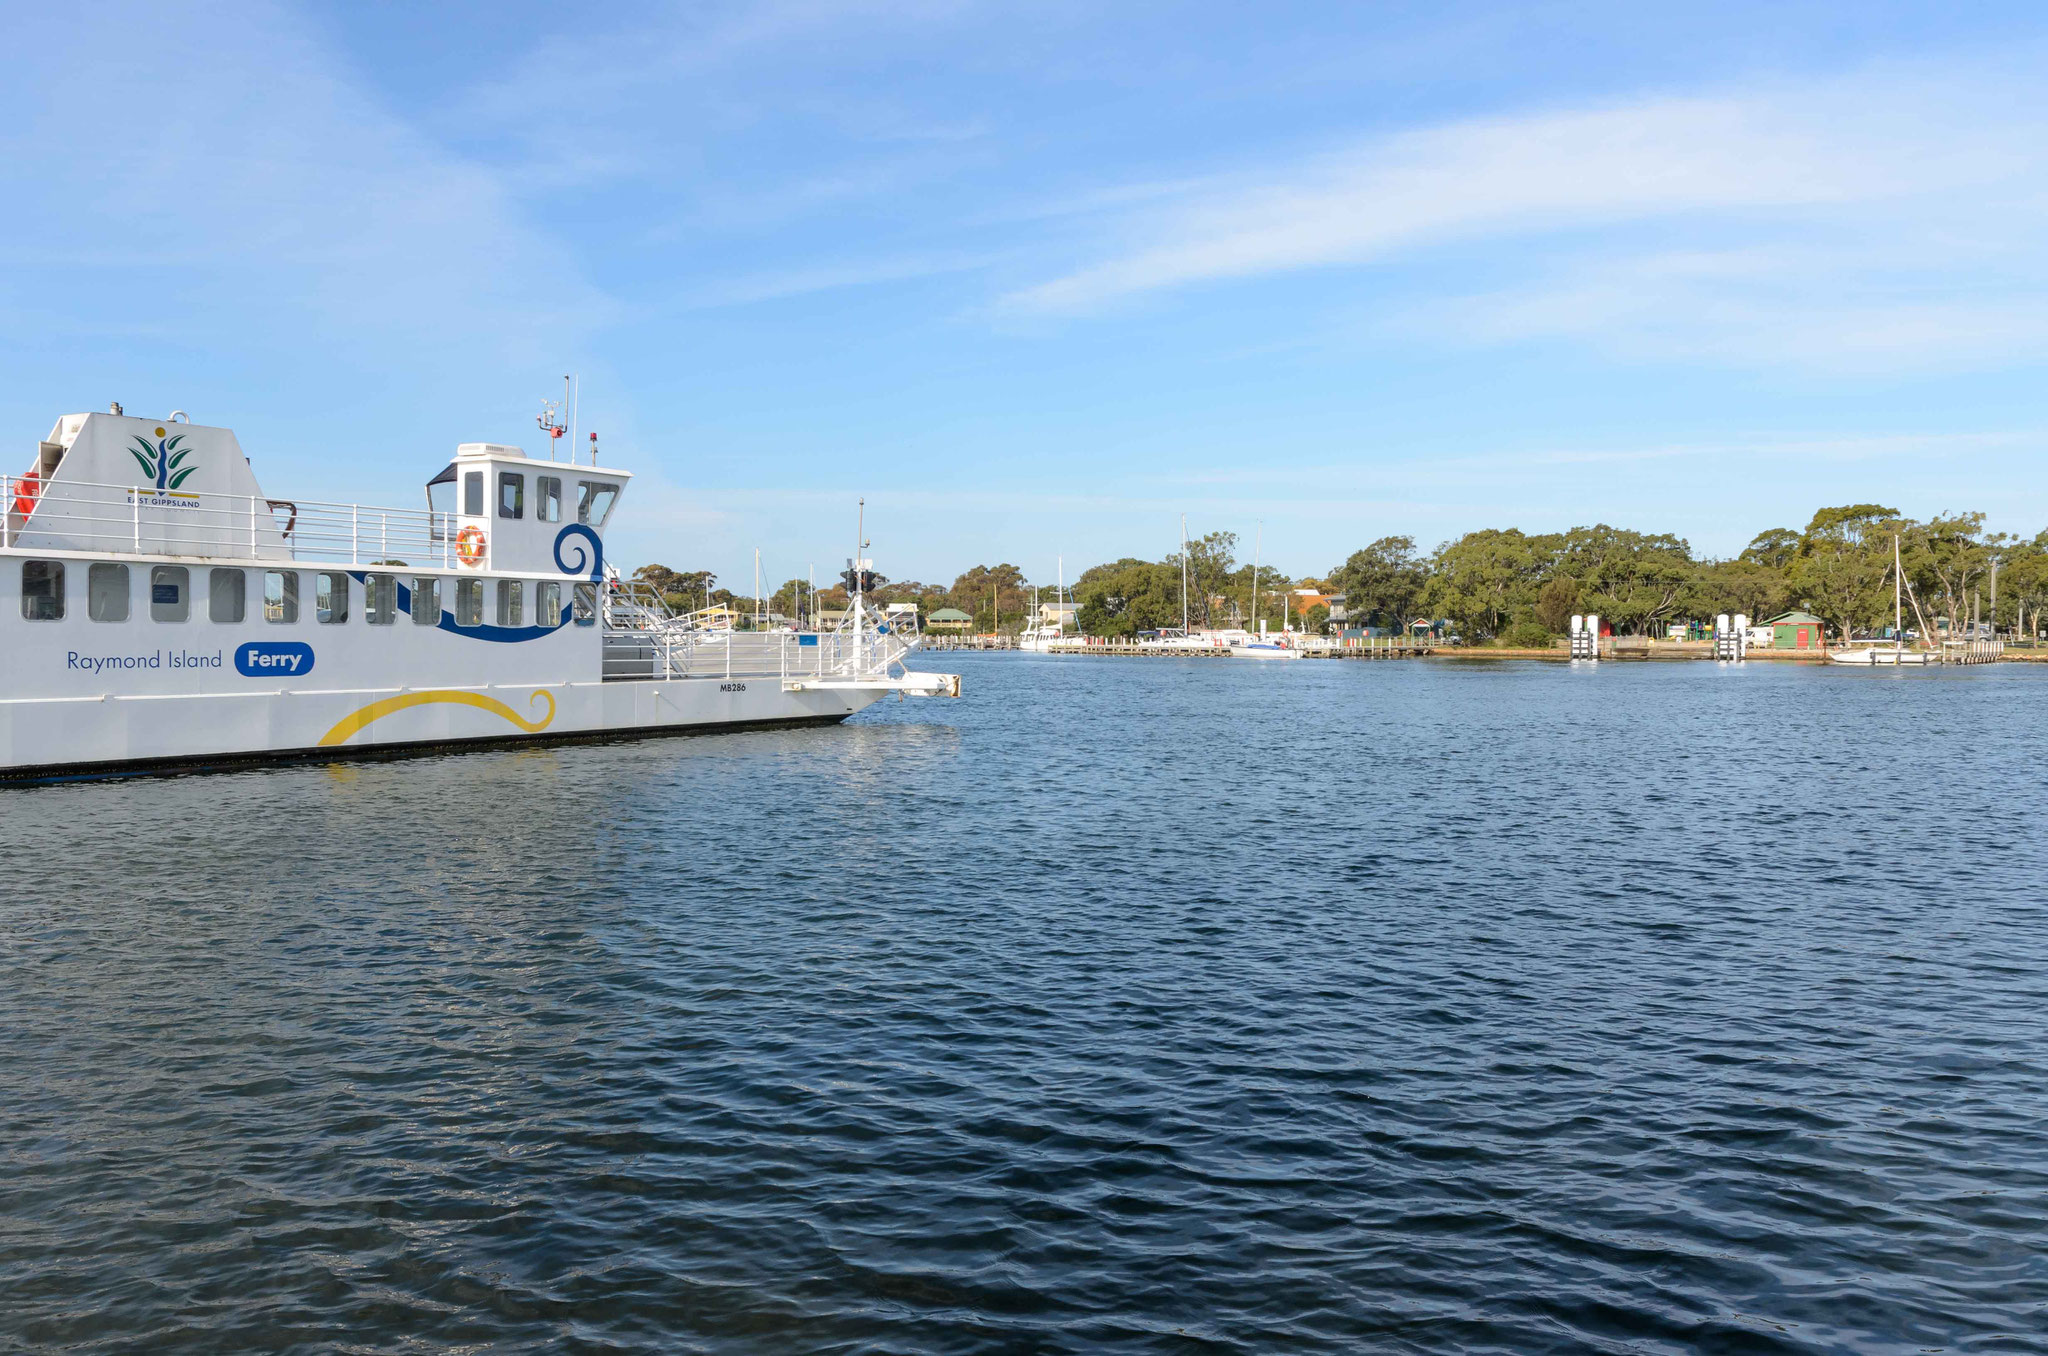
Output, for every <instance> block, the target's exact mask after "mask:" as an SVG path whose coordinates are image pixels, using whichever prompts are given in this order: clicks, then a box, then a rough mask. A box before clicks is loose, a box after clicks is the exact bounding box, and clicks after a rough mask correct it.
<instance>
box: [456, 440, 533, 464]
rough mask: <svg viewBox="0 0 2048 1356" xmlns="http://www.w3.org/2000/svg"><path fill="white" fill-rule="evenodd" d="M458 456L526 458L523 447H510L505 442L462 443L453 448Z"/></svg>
mask: <svg viewBox="0 0 2048 1356" xmlns="http://www.w3.org/2000/svg"><path fill="white" fill-rule="evenodd" d="M455 455H456V456H458V457H518V458H519V459H521V460H522V461H523V460H525V458H526V452H525V449H523V448H518V447H511V446H508V445H507V444H505V443H462V444H459V445H458V446H457V447H456V449H455Z"/></svg>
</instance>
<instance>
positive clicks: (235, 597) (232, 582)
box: [206, 570, 249, 624]
mask: <svg viewBox="0 0 2048 1356" xmlns="http://www.w3.org/2000/svg"><path fill="white" fill-rule="evenodd" d="M248 588H249V582H248V576H247V575H245V574H243V573H242V572H241V571H240V570H215V571H213V572H212V573H211V574H209V575H208V576H207V579H206V617H207V620H208V621H216V622H225V623H228V624H233V623H235V622H239V621H241V620H242V617H243V615H244V613H245V612H246V610H247V608H248Z"/></svg>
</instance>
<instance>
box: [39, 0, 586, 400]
mask: <svg viewBox="0 0 2048 1356" xmlns="http://www.w3.org/2000/svg"><path fill="white" fill-rule="evenodd" d="M98 21H99V22H100V23H103V24H104V23H107V22H109V20H108V18H107V16H106V15H105V14H104V13H102V14H100V15H99V16H98ZM122 24H123V32H124V35H125V40H124V41H122V42H120V43H116V44H107V43H104V42H102V41H99V40H98V38H99V33H100V30H98V29H96V28H94V27H91V26H88V25H79V26H72V25H70V24H69V23H67V22H66V21H64V20H62V19H60V18H57V17H55V16H46V17H44V18H42V19H39V20H31V21H30V22H29V24H28V30H27V33H24V32H22V31H17V34H16V36H17V38H18V39H20V40H23V41H29V42H30V45H31V46H34V47H35V48H36V49H37V50H38V51H39V53H40V54H41V55H40V57H39V59H38V61H37V62H36V63H34V65H33V67H31V68H24V70H23V72H22V76H23V79H22V81H21V82H18V83H17V84H16V85H15V87H14V89H13V91H12V93H11V94H10V95H9V96H6V97H7V98H8V99H9V101H10V102H17V101H18V103H19V104H20V105H22V106H23V107H22V108H20V109H18V110H17V111H21V112H23V113H24V114H25V115H26V116H25V117H24V118H23V119H22V120H21V121H20V122H16V123H15V125H17V126H32V127H33V128H34V129H35V130H34V133H33V135H32V136H27V137H22V138H21V139H19V140H16V141H14V142H12V143H11V144H9V145H8V148H7V149H8V159H9V164H10V166H11V167H12V169H13V170H14V172H15V175H16V177H17V178H18V179H19V181H21V182H23V183H31V182H32V183H35V184H37V185H38V192H37V199H38V207H37V210H35V211H32V212H20V213H15V214H12V216H11V217H10V219H9V224H8V225H7V226H6V227H5V228H4V230H0V258H4V259H7V260H9V261H12V262H14V263H15V264H16V265H17V266H19V265H20V264H22V263H24V262H28V261H36V262H37V263H38V266H39V268H40V269H41V271H40V273H39V275H38V277H39V290H48V289H51V288H53V287H54V288H55V290H58V291H62V290H64V289H65V288H66V287H69V288H71V289H72V290H73V291H74V293H75V294H76V295H78V296H81V297H94V296H95V295H96V294H98V293H100V292H102V291H104V290H105V289H106V288H107V287H108V286H109V285H118V283H119V280H120V279H121V278H122V277H123V276H124V275H125V274H126V273H127V272H128V271H129V270H133V271H136V272H139V273H142V272H146V275H147V276H148V277H149V278H150V281H151V289H150V294H149V299H148V303H147V309H148V310H149V311H150V312H152V313H156V312H160V311H161V310H162V309H163V308H166V307H172V308H175V309H176V310H178V311H179V312H180V313H181V323H182V325H183V326H184V327H185V328H186V330H187V332H188V333H189V332H190V331H191V329H192V327H193V326H195V325H201V326H204V325H210V324H216V323H217V324H222V325H228V324H231V325H232V326H234V327H235V328H236V329H237V330H238V331H239V332H240V333H242V334H244V335H256V334H265V333H269V332H272V331H273V330H275V329H290V330H293V331H295V332H296V333H297V335H298V336H299V337H300V341H301V342H302V343H306V344H319V345H321V346H326V345H330V344H332V343H335V342H337V341H346V340H362V339H367V340H368V341H369V342H370V343H372V344H375V345H380V346H382V347H383V349H384V351H385V352H387V353H388V352H389V351H390V345H392V344H393V343H400V344H402V345H405V346H407V348H408V349H409V348H410V345H411V344H412V343H413V342H414V341H417V340H424V341H426V342H429V343H435V344H445V343H446V342H448V341H450V340H452V339H461V340H463V341H464V342H466V343H468V344H471V345H473V346H474V348H475V351H476V352H477V353H478V354H479V356H481V357H484V358H485V359H486V360H500V361H501V360H502V359H503V358H504V357H505V356H506V355H507V354H508V353H509V352H513V351H527V352H530V351H532V350H533V349H534V348H536V347H539V346H541V345H543V344H545V343H547V342H550V341H555V342H558V341H559V340H560V339H561V338H563V337H573V336H579V335H582V334H587V333H588V332H589V330H590V329H591V328H592V327H593V326H595V325H596V324H598V323H600V322H601V321H602V320H603V319H604V318H605V317H606V316H607V315H608V314H610V312H611V310H612V305H611V302H610V301H609V299H608V298H607V297H605V296H604V295H603V294H602V293H601V292H600V291H598V290H597V289H596V288H595V287H593V286H591V285H590V284H589V283H588V282H587V281H585V280H584V278H583V277H582V275H581V272H580V270H579V268H578V267H577V266H576V264H575V262H574V260H573V259H572V257H571V256H570V254H569V253H568V252H567V251H566V250H565V249H563V248H562V247H561V246H559V245H558V244H557V242H555V241H554V240H553V239H551V238H550V237H549V236H548V235H547V234H546V233H544V232H542V231H540V230H538V229H536V228H534V227H533V226H532V225H531V224H529V223H528V222H527V221H526V220H525V218H524V216H523V212H522V210H521V209H520V208H519V206H518V205H517V204H516V203H515V202H514V201H513V200H512V199H511V197H510V195H509V194H508V193H507V192H506V190H505V185H504V182H503V180H502V179H501V178H500V177H499V176H498V175H496V174H495V173H493V172H491V171H490V170H488V169H487V168H484V167H482V166H479V165H477V164H474V163H471V162H468V161H465V160H463V159H461V158H460V157H457V156H454V155H451V154H449V153H447V152H446V151H444V150H442V149H441V148H439V147H437V146H435V145H433V144H432V143H431V142H429V141H427V140H426V139H424V138H422V137H421V136H419V135H418V134H417V133H415V132H414V131H413V130H412V129H411V128H410V127H409V126H407V125H406V124H405V123H404V122H403V121H402V120H400V119H398V118H396V117H394V116H393V115H391V114H390V113H388V112H387V111H386V110H385V109H383V108H381V107H380V106H379V105H378V104H377V103H376V102H375V101H374V100H373V99H372V98H370V97H368V96H367V95H366V94H365V93H364V92H363V91H362V90H360V89H358V88H357V87H355V86H353V85H352V84H351V83H350V82H349V81H348V79H347V78H346V77H345V75H344V74H343V73H342V72H341V71H340V70H339V69H337V67H336V65H335V64H334V62H333V61H332V60H331V59H330V58H329V57H328V55H327V54H326V53H325V52H324V51H323V50H321V48H320V47H319V46H318V44H317V43H316V42H315V41H314V40H313V38H312V37H311V35H309V33H308V32H307V31H306V30H305V29H304V28H303V27H302V26H301V25H300V24H299V23H298V22H297V20H296V19H295V17H294V16H293V15H291V14H290V13H289V12H287V11H285V10H283V9H281V8H279V7H277V6H274V5H270V4H266V3H262V0H240V2H239V3H235V2H231V3H228V4H223V5H219V6H215V7H212V8H211V9H210V10H208V11H207V12H206V13H205V14H204V15H203V16H194V15H190V14H186V15H173V14H171V13H169V12H166V11H161V10H159V9H156V8H154V7H151V6H147V5H136V6H131V7H129V9H128V10H127V12H126V13H125V15H124V16H123V18H122ZM87 71H90V72H91V73H92V75H91V77H90V79H91V81H92V82H93V83H95V84H96V85H97V86H98V87H99V88H100V89H102V90H104V91H105V92H106V96H105V97H90V98H83V97H78V95H79V86H78V84H77V81H78V79H79V78H80V73H81V72H87ZM9 121H10V122H13V121H14V119H11V118H10V119H9ZM67 280H68V281H67ZM78 312H79V314H78V318H79V320H80V321H81V322H82V323H86V324H93V323H98V322H101V321H104V319H105V317H104V316H102V315H95V314H94V313H93V308H92V307H91V306H90V305H88V306H83V307H79V308H78ZM230 314H232V315H233V317H234V318H233V320H232V321H229V320H228V319H227V318H226V317H227V316H228V315H230ZM216 316H220V317H222V318H221V319H220V320H219V321H215V320H214V317H216ZM543 336H545V338H544V337H543Z"/></svg>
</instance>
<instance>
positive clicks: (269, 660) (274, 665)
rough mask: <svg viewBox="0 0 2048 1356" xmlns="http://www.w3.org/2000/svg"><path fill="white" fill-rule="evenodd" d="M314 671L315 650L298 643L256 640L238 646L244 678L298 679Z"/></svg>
mask: <svg viewBox="0 0 2048 1356" xmlns="http://www.w3.org/2000/svg"><path fill="white" fill-rule="evenodd" d="M312 671H313V647H312V646H310V645H307V644H305V643H304V642H303V641H297V640H252V641H249V642H247V643H245V644H242V645H237V646H236V647H235V672H237V673H239V674H241V675H242V676H243V677H244V678H298V677H301V676H302V675H304V674H308V673H311V672H312Z"/></svg>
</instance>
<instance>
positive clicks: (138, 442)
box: [128, 429, 199, 492]
mask: <svg viewBox="0 0 2048 1356" xmlns="http://www.w3.org/2000/svg"><path fill="white" fill-rule="evenodd" d="M184 441H185V435H184V434H182V433H174V434H172V435H171V436H170V437H168V438H166V437H165V436H164V430H162V429H158V430H157V431H156V441H155V442H154V443H152V442H151V441H150V440H149V439H147V438H145V437H143V436H142V435H141V434H139V433H138V434H136V435H135V446H133V447H131V448H129V449H128V455H129V456H131V457H133V458H135V460H136V462H137V463H138V464H140V465H141V467H142V474H144V475H146V476H148V477H149V479H150V482H151V483H152V484H154V485H155V486H156V487H157V490H158V491H159V492H162V491H165V490H175V489H177V488H178V487H179V486H180V485H183V484H184V483H185V480H186V477H188V476H190V475H191V474H192V473H193V472H194V471H196V470H198V469H199V467H198V465H197V464H196V463H195V464H194V465H191V466H185V465H184V462H185V458H187V457H189V456H191V455H192V449H191V448H189V447H186V448H180V447H179V446H178V444H179V443H182V442H184ZM181 467H182V468H183V469H180V468H181Z"/></svg>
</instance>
